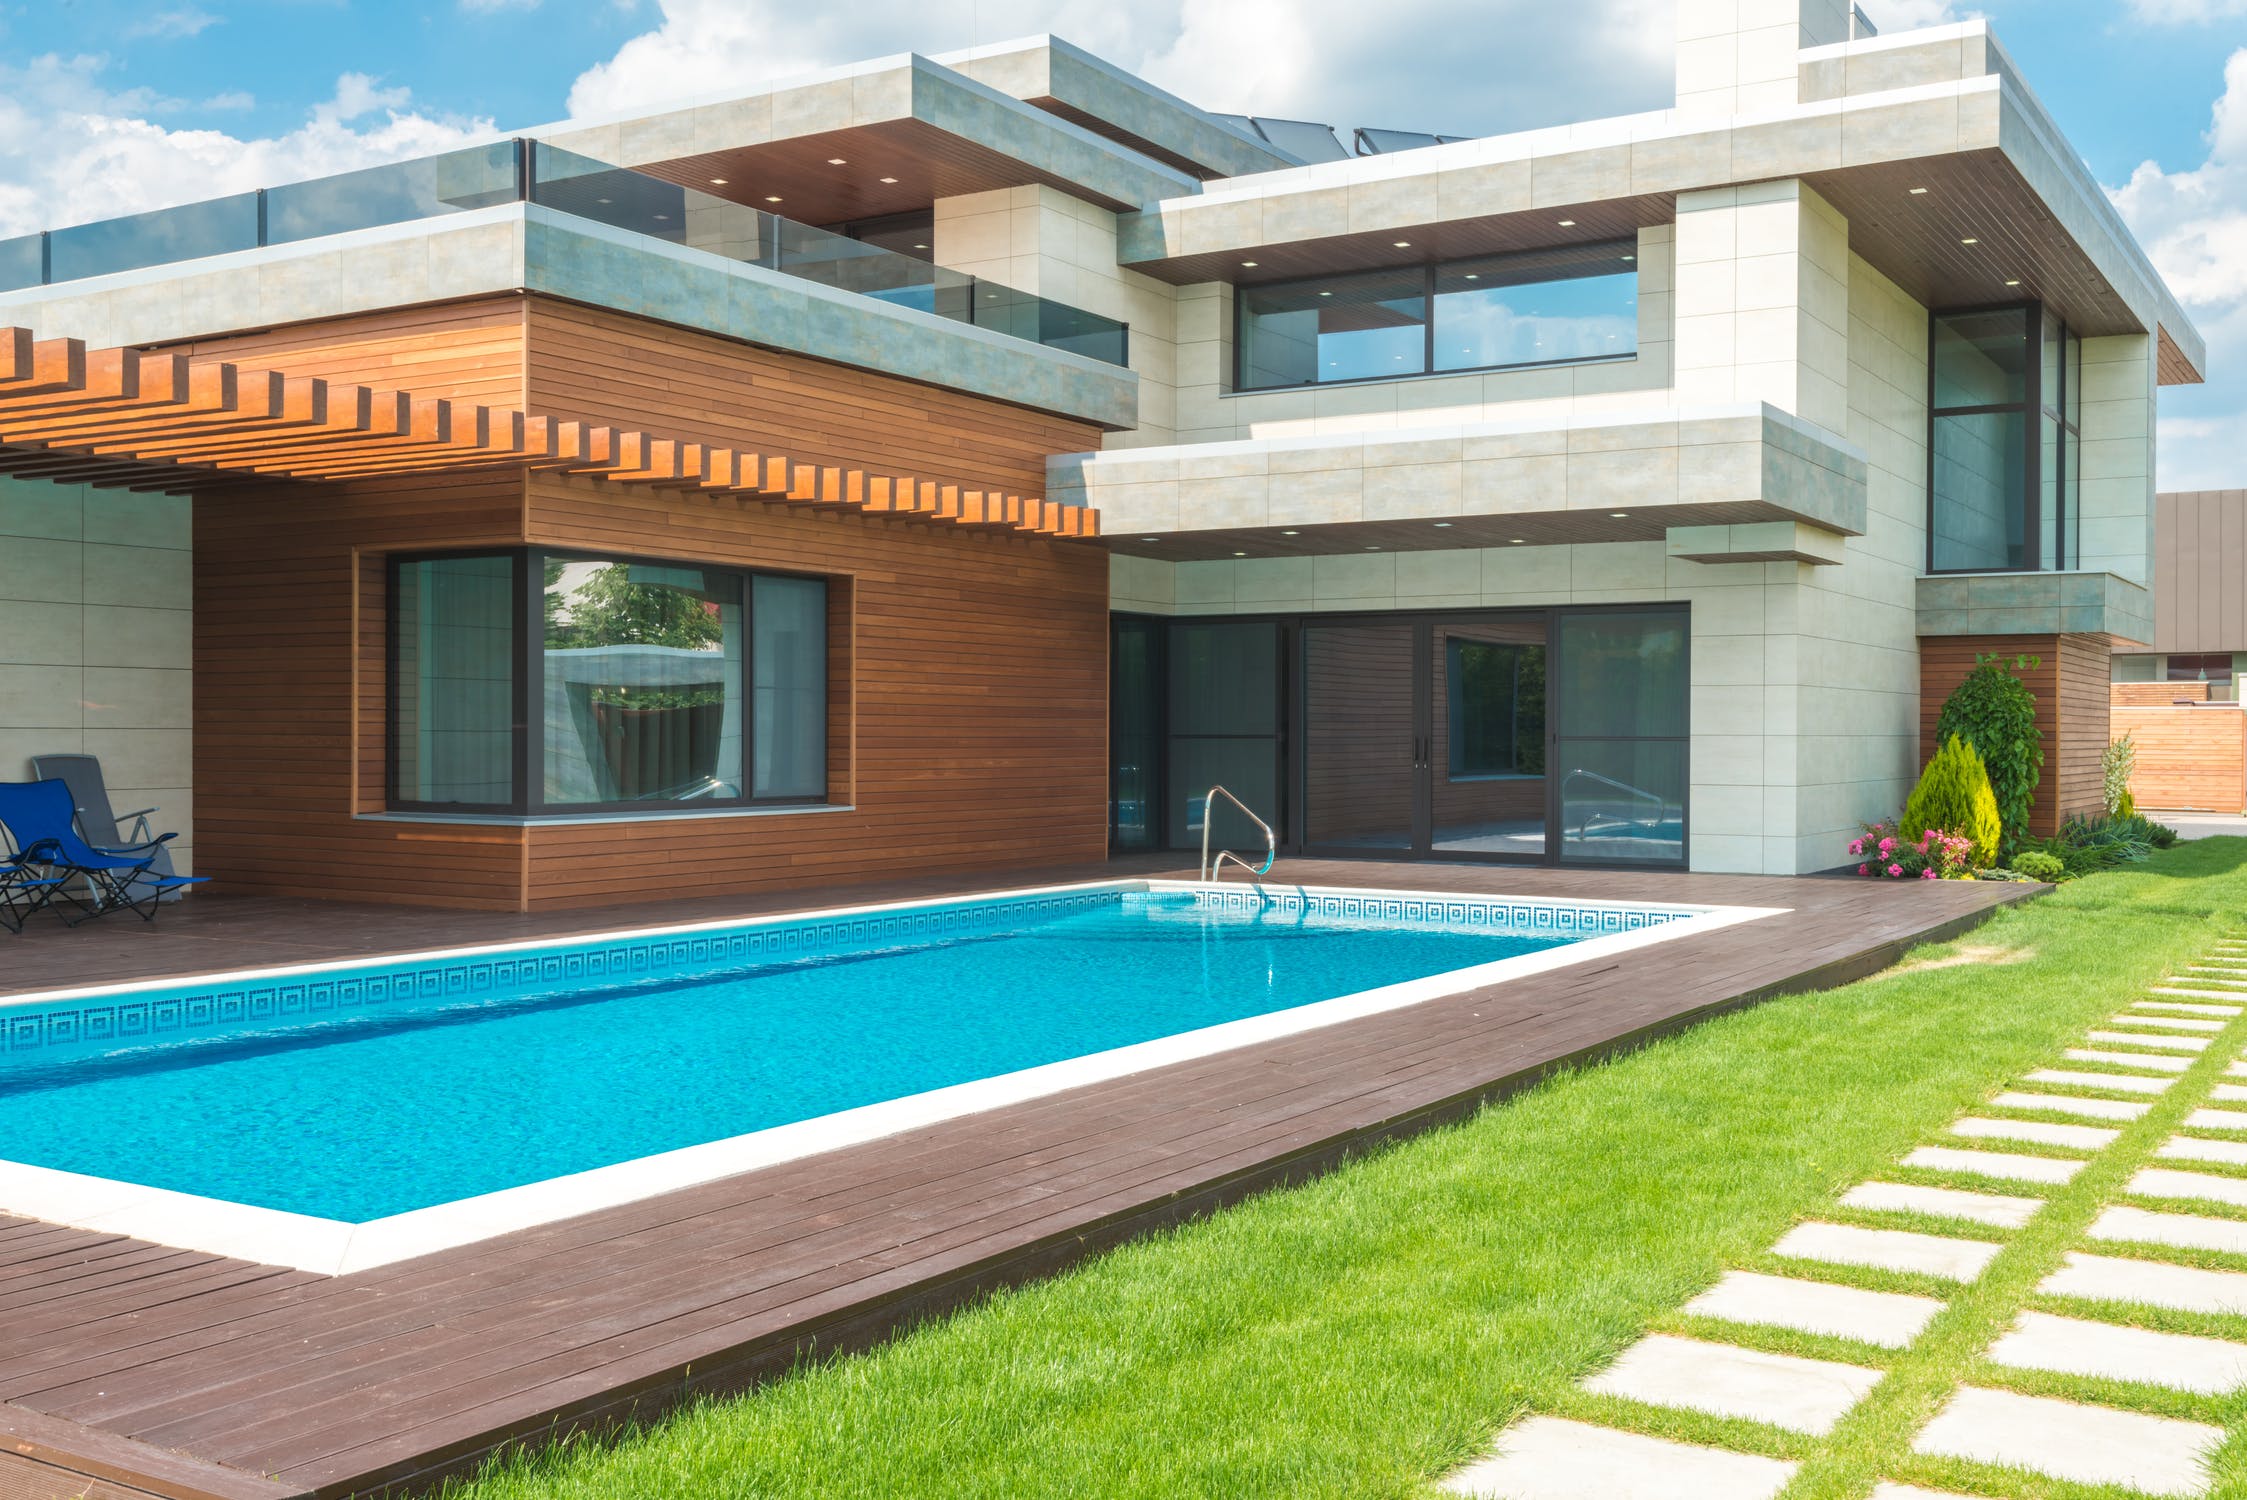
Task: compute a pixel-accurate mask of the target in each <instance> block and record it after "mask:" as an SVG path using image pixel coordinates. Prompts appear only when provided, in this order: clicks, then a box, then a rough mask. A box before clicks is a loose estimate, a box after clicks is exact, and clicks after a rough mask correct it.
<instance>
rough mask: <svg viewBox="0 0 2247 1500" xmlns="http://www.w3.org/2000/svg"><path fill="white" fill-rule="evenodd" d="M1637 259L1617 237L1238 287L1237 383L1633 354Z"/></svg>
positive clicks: (1373, 376) (1266, 385)
mask: <svg viewBox="0 0 2247 1500" xmlns="http://www.w3.org/2000/svg"><path fill="white" fill-rule="evenodd" d="M1637 258H1638V249H1637V246H1636V244H1635V243H1634V242H1632V241H1628V240H1625V241H1619V242H1615V243H1608V244H1599V245H1573V246H1566V247H1563V248H1560V249H1554V250H1536V251H1528V252H1523V253H1520V254H1514V255H1494V256H1484V257H1481V258H1479V259H1475V260H1466V261H1450V262H1446V263H1444V264H1442V265H1421V266H1401V267H1397V268H1395V269H1393V270H1385V271H1367V272H1360V273H1356V274H1352V275H1344V276H1325V277H1320V278H1318V279H1316V280H1312V281H1295V282H1284V283H1274V284H1271V285H1265V286H1249V287H1242V288H1241V289H1240V291H1239V293H1238V295H1237V297H1236V299H1235V301H1236V307H1237V316H1238V319H1239V327H1238V369H1237V371H1236V383H1237V389H1240V390H1244V391H1248V390H1271V389H1278V388H1284V387H1289V386H1305V385H1322V384H1327V383H1330V382H1334V381H1344V380H1383V379H1390V378H1394V377H1397V376H1404V375H1424V374H1427V373H1429V372H1431V371H1441V372H1452V371H1460V370H1480V369H1498V368H1505V367H1509V366H1514V365H1533V364H1547V363H1556V362H1562V361H1572V360H1587V359H1607V358H1621V357H1626V356H1629V355H1633V354H1636V353H1637V352H1638V267H1637V264H1636V261H1637Z"/></svg>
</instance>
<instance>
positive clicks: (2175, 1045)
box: [2084, 1031, 2208, 1052]
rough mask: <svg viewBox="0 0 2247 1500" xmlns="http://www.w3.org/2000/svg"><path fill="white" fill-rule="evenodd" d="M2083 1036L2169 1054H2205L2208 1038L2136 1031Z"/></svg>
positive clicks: (2092, 1033) (2095, 1032)
mask: <svg viewBox="0 0 2247 1500" xmlns="http://www.w3.org/2000/svg"><path fill="white" fill-rule="evenodd" d="M2084 1035H2085V1036H2086V1037H2088V1038H2090V1039H2091V1040H2092V1041H2094V1042H2111V1043H2113V1044H2115V1045H2116V1046H2122V1047H2160V1048H2163V1049H2165V1050H2167V1051H2170V1052H2205V1051H2206V1050H2207V1049H2208V1038H2206V1037H2204V1036H2155V1035H2149V1034H2147V1033H2144V1032H2137V1031H2087V1032H2085V1033H2084Z"/></svg>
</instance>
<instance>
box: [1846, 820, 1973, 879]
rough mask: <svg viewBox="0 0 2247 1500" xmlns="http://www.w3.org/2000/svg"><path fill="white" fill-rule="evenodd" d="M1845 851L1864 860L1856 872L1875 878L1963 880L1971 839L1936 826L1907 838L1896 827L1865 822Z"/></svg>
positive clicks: (1970, 864)
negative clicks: (1861, 831)
mask: <svg viewBox="0 0 2247 1500" xmlns="http://www.w3.org/2000/svg"><path fill="white" fill-rule="evenodd" d="M1849 852H1850V854H1852V855H1853V856H1855V857H1856V858H1858V859H1860V860H1863V861H1864V863H1862V864H1860V865H1858V866H1857V873H1858V874H1860V875H1870V876H1872V877H1873V878H1874V879H1876V880H1965V879H1968V878H1970V877H1971V876H1972V875H1973V873H1974V841H1973V840H1972V839H1970V838H1968V837H1967V836H1966V835H1965V834H1963V833H1946V832H1945V831H1944V830H1942V829H1940V828H1929V829H1927V830H1925V831H1924V832H1922V833H1921V834H1920V835H1919V836H1918V837H1917V838H1910V839H1907V838H1905V837H1904V835H1903V831H1902V830H1901V829H1899V828H1895V827H1891V826H1890V825H1889V824H1886V823H1867V824H1866V825H1865V831H1864V832H1863V833H1861V834H1859V835H1858V836H1857V837H1855V838H1853V839H1851V840H1850V841H1849Z"/></svg>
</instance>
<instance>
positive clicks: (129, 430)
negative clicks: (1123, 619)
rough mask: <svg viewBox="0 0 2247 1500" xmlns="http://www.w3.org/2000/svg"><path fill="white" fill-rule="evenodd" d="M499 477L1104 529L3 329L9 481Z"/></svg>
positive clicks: (911, 479)
mask: <svg viewBox="0 0 2247 1500" xmlns="http://www.w3.org/2000/svg"><path fill="white" fill-rule="evenodd" d="M495 466H515V467H520V468H523V469H526V470H540V471H545V472H551V473H559V474H566V475H576V476H581V477H585V478H591V479H599V480H606V481H609V482H612V483H616V484H632V485H646V486H650V487H654V488H658V489H669V490H676V491H681V492H691V493H699V494H704V495H710V496H717V497H730V498H735V499H741V500H755V501H764V502H769V503H776V504H797V505H813V506H825V507H833V508H837V509H848V510H857V511H864V512H868V513H873V514H884V515H890V516H895V517H898V518H901V519H906V520H917V521H927V522H932V523H938V524H945V525H957V526H968V527H974V528H978V529H985V530H993V531H1019V532H1032V533H1038V534H1043V535H1047V536H1056V537H1090V536H1093V535H1095V534H1096V533H1097V531H1098V518H1097V516H1096V515H1095V513H1094V512H1093V511H1092V510H1091V509H1089V508H1088V507H1084V506H1071V505H1059V504H1055V503H1054V502H1052V501H1048V500H1046V499H1043V498H1042V497H1038V496H1025V495H1013V494H1007V493H1004V492H1001V491H997V490H973V489H967V488H964V487H962V486H960V485H957V484H945V483H940V482H938V481H935V480H930V479H924V478H920V477H918V476H916V475H912V474H901V473H895V472H885V471H877V470H872V469H857V468H843V467H840V466H835V465H819V464H811V463H805V462H802V461H800V460H797V459H795V458H792V457H791V456H789V455H787V454H784V453H769V452H763V453H758V452H748V451H745V450H742V449H736V448H726V447H720V446H714V445H710V444H703V443H687V442H678V441H674V440H672V439H669V438H657V437H652V436H650V435H648V434H646V433H643V432H638V431H633V430H630V429H626V428H619V427H614V426H606V425H601V424H597V423H592V422H584V421H577V420H573V419H570V418H567V417H562V416H554V415H547V414H539V415H530V414H527V413H524V412H520V411H515V410H512V409H509V408H505V407H493V406H483V405H478V404H475V403H472V402H464V401H452V400H446V399H443V398H428V397H419V396H415V395H414V394H413V393H412V392H410V391H402V390H376V389H373V388H371V387H368V386H363V385H347V384H342V383H338V382H332V381H327V380H323V379H321V378H319V377H317V376H307V375H283V374H280V373H279V372H277V371H272V370H252V369H243V368H241V367H239V366H237V365H234V364H229V363H198V364H193V365H191V364H190V363H189V360H188V358H187V356H186V355H184V354H176V353H163V352H148V351H143V350H136V349H94V350H89V349H87V347H86V346H85V344H84V343H83V342H81V341H79V340H77V339H34V338H33V337H32V334H31V330H29V329H28V328H0V474H13V475H17V476H20V477H24V478H37V479H50V480H58V481H63V482H67V483H82V484H95V485H108V486H116V487H121V488H129V489H139V490H159V491H167V492H174V493H180V492H186V491H191V490H193V489H195V488H197V487H198V486H207V485H209V484H210V483H212V482H213V481H214V480H224V481H228V482H236V481H242V480H251V481H256V480H283V479H286V480H299V481H315V482H317V481H333V480H345V479H362V478H370V477H376V478H378V477H382V476H386V475H402V474H426V473H431V472H436V471H441V470H446V469H467V468H491V467H495Z"/></svg>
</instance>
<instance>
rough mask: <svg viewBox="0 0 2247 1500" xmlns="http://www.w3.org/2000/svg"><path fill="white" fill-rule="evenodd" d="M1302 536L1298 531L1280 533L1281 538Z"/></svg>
mask: <svg viewBox="0 0 2247 1500" xmlns="http://www.w3.org/2000/svg"><path fill="white" fill-rule="evenodd" d="M1302 534H1303V533H1302V532H1300V531H1283V532H1281V533H1280V535H1281V536H1301V535H1302Z"/></svg>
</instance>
